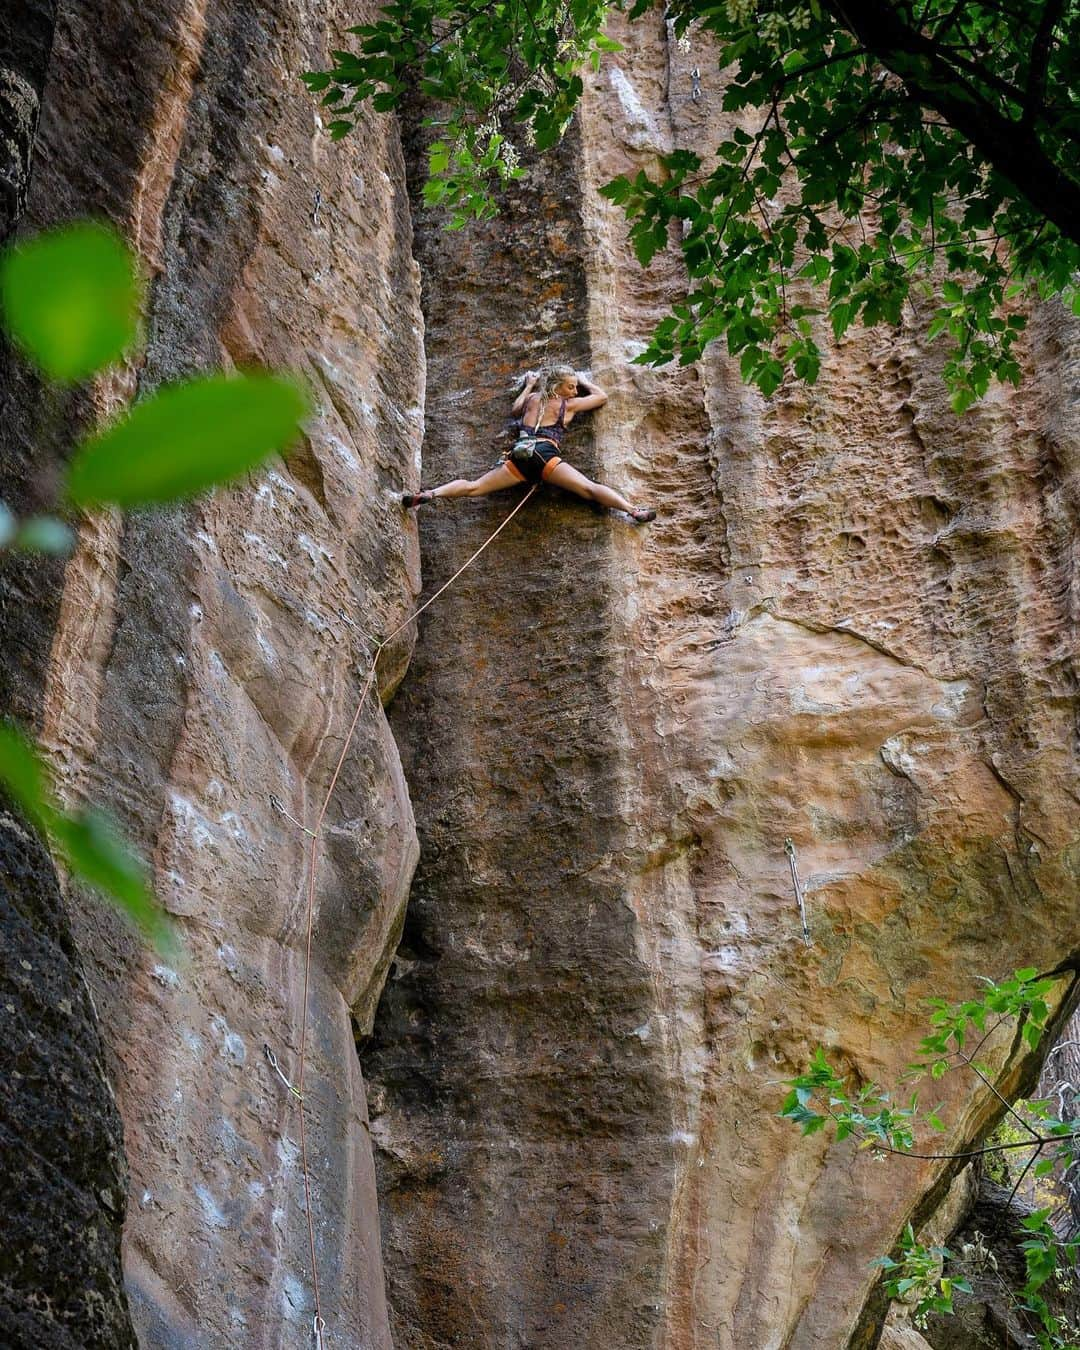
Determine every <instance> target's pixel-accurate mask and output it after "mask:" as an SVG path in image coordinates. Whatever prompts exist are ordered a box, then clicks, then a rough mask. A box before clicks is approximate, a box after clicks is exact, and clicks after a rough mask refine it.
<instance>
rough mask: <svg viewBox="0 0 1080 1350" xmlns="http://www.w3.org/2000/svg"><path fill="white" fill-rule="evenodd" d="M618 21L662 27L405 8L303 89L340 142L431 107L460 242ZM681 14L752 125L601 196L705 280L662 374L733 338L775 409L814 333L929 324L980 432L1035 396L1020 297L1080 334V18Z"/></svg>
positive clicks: (813, 360)
mask: <svg viewBox="0 0 1080 1350" xmlns="http://www.w3.org/2000/svg"><path fill="white" fill-rule="evenodd" d="M614 10H619V11H626V12H628V14H629V17H630V18H632V19H640V18H642V17H643V16H644V15H646V13H647V12H648V11H650V10H652V11H653V18H654V19H655V17H656V11H655V9H654V7H653V4H652V0H619V2H618V3H614V4H608V3H600V2H599V0H498V2H494V3H492V2H488V0H457V2H455V0H418V2H417V0H400V2H396V3H389V4H386V5H384V6H383V7H382V9H381V11H380V15H379V17H378V19H377V20H376V22H374V23H371V24H362V25H359V26H358V27H356V28H354V29H351V30H350V31H351V32H352V33H353V34H354V35H355V37H356V38H357V39H358V42H357V44H356V50H353V51H337V52H334V53H333V54H332V59H333V65H332V67H331V68H330V69H328V70H324V71H314V72H311V73H310V74H308V75H306V76H305V77H304V79H305V81H306V82H307V84H308V86H309V88H310V89H311V90H312V91H313V92H318V93H321V94H322V96H323V101H324V103H326V104H327V105H328V106H329V108H330V109H332V110H333V120H332V121H331V122H330V128H329V129H330V133H331V135H333V136H335V137H340V136H344V135H346V134H347V133H348V132H349V131H350V130H351V128H352V126H353V125H354V120H355V117H356V114H357V110H358V108H359V107H360V105H362V104H363V103H364V102H366V101H368V100H370V101H371V103H372V104H373V106H374V107H375V108H376V109H378V110H381V111H389V110H392V109H397V108H399V107H401V106H402V105H403V104H404V103H405V102H406V101H408V100H410V99H411V98H413V97H414V96H415V95H416V94H417V93H419V94H421V95H423V96H424V97H425V98H427V99H430V100H434V101H435V104H436V105H437V106H438V109H439V111H438V114H437V115H435V116H432V117H429V118H428V119H427V120H428V123H429V124H430V125H432V126H435V127H437V132H436V133H435V136H436V138H435V139H434V141H433V143H432V144H431V146H430V150H429V177H428V181H427V183H426V185H425V197H426V199H427V201H428V202H429V203H431V204H433V205H435V204H441V205H443V206H444V207H446V208H447V209H448V210H449V212H450V223H451V225H452V226H460V225H462V224H464V223H465V222H466V221H467V220H468V219H470V218H472V217H480V216H485V215H488V214H490V213H491V212H492V211H493V210H494V209H495V205H494V202H495V193H496V191H497V189H498V188H499V186H500V185H501V184H504V183H505V182H506V181H507V180H509V179H511V178H513V177H516V176H518V175H520V173H521V170H520V168H519V166H518V149H517V146H516V145H515V144H514V142H515V141H518V142H520V141H522V140H524V141H526V142H527V143H529V144H532V145H535V146H536V147H538V148H539V149H540V150H544V149H547V148H549V147H551V146H552V145H554V144H555V142H556V141H557V140H558V139H559V137H560V136H561V135H562V134H563V132H564V131H565V129H566V127H567V125H568V124H569V121H570V118H571V117H572V114H573V110H574V107H575V104H576V103H577V101H578V99H579V98H580V97H581V95H582V93H583V92H584V86H583V81H582V77H581V72H582V68H583V67H584V66H585V65H586V64H587V63H591V64H592V65H593V66H594V67H597V66H598V65H599V63H600V61H601V60H602V59H603V57H604V53H606V52H610V51H613V50H617V49H618V44H617V43H615V42H612V41H611V40H610V39H609V38H608V37H606V36H605V35H604V32H603V28H604V24H605V22H606V21H607V20H608V18H609V17H610V15H611V13H612V11H614ZM665 14H666V17H667V18H668V19H670V20H671V21H672V23H673V31H674V34H675V36H676V37H677V38H678V39H679V40H682V41H684V42H685V41H686V40H688V39H689V40H690V41H691V42H700V43H702V44H704V43H705V42H707V43H708V49H709V51H710V52H714V53H715V60H716V62H717V65H718V66H719V68H720V70H722V71H723V72H724V74H723V87H724V95H723V106H724V108H725V109H726V110H728V111H729V112H731V113H733V114H740V115H739V116H738V117H733V118H732V127H733V129H732V131H731V133H730V136H729V138H728V139H726V140H725V141H724V142H723V143H722V144H720V145H719V146H718V147H716V148H715V151H714V153H712V154H710V155H708V156H705V157H703V156H700V155H698V154H696V153H693V152H691V151H689V150H677V151H676V152H674V153H673V154H671V155H668V156H667V157H666V158H664V159H662V160H661V161H660V162H659V164H658V166H657V168H656V171H655V173H653V174H650V173H646V172H644V171H643V172H641V173H639V174H637V175H636V176H635V177H633V178H618V179H616V180H615V181H614V182H612V183H609V184H607V185H606V186H605V187H604V188H603V192H604V194H605V195H606V196H607V197H609V198H610V199H611V200H612V201H614V202H616V203H618V204H619V205H620V206H621V207H622V208H623V209H624V210H625V212H626V215H627V217H628V220H629V222H630V233H631V236H632V239H633V244H634V248H635V251H636V253H637V256H638V258H639V259H640V261H641V262H642V264H644V265H646V266H647V265H648V263H649V262H650V260H651V259H652V258H653V257H654V255H655V254H656V252H657V251H658V250H659V249H662V248H664V247H665V246H666V245H667V244H668V241H669V240H670V239H671V238H672V237H674V238H676V239H678V240H679V241H680V243H681V247H682V251H683V255H684V258H685V261H686V265H687V269H688V272H689V276H690V282H691V284H690V287H689V290H688V294H687V296H686V298H685V299H684V300H683V301H681V302H680V303H679V304H677V305H676V306H675V307H674V309H673V311H672V313H671V314H670V315H669V316H668V317H667V318H665V319H664V320H663V321H662V322H661V324H660V325H659V327H658V329H657V330H656V332H655V333H654V335H653V338H652V342H651V343H650V345H649V348H648V350H647V351H646V352H645V353H644V354H643V355H642V357H641V358H640V359H641V360H642V361H644V362H650V363H656V364H660V363H663V362H666V361H669V360H671V359H673V358H676V357H677V358H678V359H679V360H680V361H682V362H684V363H685V362H689V361H693V360H695V359H697V357H698V356H699V355H700V354H701V352H702V350H703V348H704V347H705V345H706V344H707V343H709V342H711V341H712V340H714V339H716V338H719V337H724V338H726V340H727V345H728V349H729V351H730V352H731V353H732V354H737V355H739V356H740V359H741V365H742V373H743V376H744V378H745V379H748V380H750V381H752V382H754V383H755V384H757V385H758V386H760V388H761V389H762V390H763V391H764V392H765V393H766V394H769V393H771V392H772V391H773V390H775V389H776V388H777V386H778V385H779V383H780V381H781V380H782V379H783V377H784V375H785V373H786V372H787V371H788V370H789V369H790V370H792V371H793V373H794V375H795V376H796V377H797V378H801V379H805V380H808V381H813V380H814V379H815V378H816V376H817V373H818V370H819V367H820V361H821V352H820V347H819V338H820V335H821V332H822V327H821V321H820V320H819V321H818V322H816V323H815V321H814V319H815V316H816V315H824V316H826V318H827V321H828V323H829V325H830V326H831V328H832V331H833V333H834V335H835V336H836V337H838V338H839V337H840V336H841V335H842V334H843V333H844V332H845V331H846V330H847V329H848V328H849V327H850V326H851V325H852V324H853V323H855V322H856V321H858V322H860V323H862V324H865V325H873V324H879V323H889V324H896V323H898V322H899V321H900V318H901V313H902V311H903V309H904V306H905V304H907V305H909V306H910V307H911V308H912V309H913V310H914V312H915V314H916V316H917V318H918V320H919V321H920V322H923V323H925V324H926V326H927V329H928V333H929V336H930V337H931V338H935V337H937V336H938V335H939V334H941V335H946V336H947V339H948V343H949V350H948V356H947V360H946V363H945V378H946V381H947V383H948V385H949V386H950V388H951V390H952V397H953V404H954V407H956V409H957V410H958V411H960V410H963V409H964V408H966V407H968V406H969V405H970V404H971V403H972V402H973V401H974V400H975V399H976V398H978V397H980V396H981V395H982V394H983V393H984V392H985V391H986V389H987V387H988V385H989V382H990V380H991V378H993V377H997V378H999V379H1006V380H1011V381H1013V382H1016V381H1017V380H1018V379H1019V377H1020V370H1019V366H1018V364H1017V361H1016V356H1015V352H1014V344H1015V341H1016V338H1017V336H1018V335H1019V333H1020V332H1021V331H1022V329H1023V327H1024V323H1025V319H1024V316H1023V314H1021V313H1017V312H1015V307H1014V306H1013V305H1011V304H1010V302H1011V301H1012V300H1013V299H1014V297H1016V296H1018V295H1019V294H1021V293H1022V292H1035V293H1037V294H1039V295H1040V296H1042V297H1046V296H1051V295H1059V296H1061V297H1062V298H1063V299H1065V300H1066V302H1067V303H1070V304H1072V305H1073V307H1074V309H1077V310H1078V311H1080V302H1078V300H1077V290H1076V276H1077V271H1078V269H1080V154H1078V153H1077V149H1078V147H1077V142H1078V139H1080V136H1078V132H1080V95H1078V89H1077V79H1076V75H1077V66H1078V53H1080V0H670V3H668V5H667V6H666V9H665ZM737 123H743V124H744V125H736V124H737ZM676 222H678V223H679V225H680V228H678V229H675V230H673V229H672V226H673V224H674V223H676Z"/></svg>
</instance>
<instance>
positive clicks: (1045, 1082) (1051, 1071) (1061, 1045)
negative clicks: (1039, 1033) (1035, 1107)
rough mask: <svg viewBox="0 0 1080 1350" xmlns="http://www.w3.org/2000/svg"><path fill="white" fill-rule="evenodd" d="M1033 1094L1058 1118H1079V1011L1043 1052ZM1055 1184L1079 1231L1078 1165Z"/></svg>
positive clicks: (1079, 1187) (1079, 1191)
mask: <svg viewBox="0 0 1080 1350" xmlns="http://www.w3.org/2000/svg"><path fill="white" fill-rule="evenodd" d="M1037 1095H1038V1096H1039V1097H1045V1098H1046V1099H1047V1101H1049V1102H1050V1103H1051V1107H1052V1110H1053V1111H1054V1113H1055V1114H1056V1115H1058V1116H1060V1118H1061V1119H1062V1120H1077V1119H1080V1012H1075V1013H1073V1015H1072V1017H1070V1018H1069V1020H1068V1022H1067V1023H1066V1024H1065V1028H1064V1030H1063V1031H1062V1033H1061V1038H1060V1039H1059V1040H1058V1042H1057V1044H1056V1045H1055V1046H1054V1048H1053V1049H1052V1050H1051V1051H1050V1053H1049V1055H1047V1057H1046V1067H1045V1068H1044V1069H1043V1072H1042V1077H1041V1078H1040V1079H1039V1090H1038V1093H1037ZM1059 1184H1060V1185H1061V1186H1062V1187H1063V1188H1064V1190H1065V1191H1066V1193H1067V1194H1068V1198H1069V1215H1070V1218H1071V1221H1072V1222H1071V1227H1072V1231H1073V1232H1080V1167H1073V1168H1070V1169H1068V1170H1067V1171H1065V1172H1064V1174H1063V1175H1062V1177H1061V1178H1060V1183H1059Z"/></svg>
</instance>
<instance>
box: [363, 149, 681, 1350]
mask: <svg viewBox="0 0 1080 1350" xmlns="http://www.w3.org/2000/svg"><path fill="white" fill-rule="evenodd" d="M421 158H422V149H421V147H419V146H418V145H417V146H414V153H413V163H414V164H418V163H419V162H420V161H421ZM580 169H581V147H580V145H579V143H578V142H577V140H576V138H574V137H571V138H570V139H569V140H568V141H567V142H566V144H565V145H564V146H563V147H562V149H561V150H560V151H559V153H558V154H557V155H555V156H553V157H551V158H547V159H545V160H544V161H543V162H542V163H541V164H540V165H534V166H533V167H532V168H531V169H530V171H529V174H528V177H527V179H526V180H525V181H524V183H523V184H522V185H521V186H520V187H519V188H518V189H517V190H516V191H515V192H514V193H513V195H512V196H511V197H510V199H509V200H508V201H507V203H506V206H505V211H504V214H503V215H502V216H501V217H500V218H499V219H498V220H496V221H494V222H492V223H491V224H490V225H481V226H475V227H473V228H471V229H470V230H469V231H468V232H467V233H465V234H463V235H458V236H454V235H447V234H446V233H444V232H443V230H442V228H441V226H442V221H441V220H440V219H439V218H438V217H434V216H432V215H430V214H428V213H424V212H422V211H420V212H419V213H418V216H417V220H416V247H417V256H418V258H419V261H420V264H421V271H422V275H423V277H424V300H425V320H426V334H427V337H426V349H427V389H428V405H427V435H426V440H425V457H424V481H425V483H435V482H438V481H442V480H444V479H446V478H449V477H453V476H459V475H461V474H467V475H472V474H475V473H478V472H480V471H482V470H483V469H485V468H486V467H488V466H489V465H491V464H492V463H493V462H494V461H495V460H496V458H497V453H498V445H497V437H496V433H497V432H498V431H499V430H500V429H501V427H502V425H503V422H504V419H505V418H506V415H507V411H508V405H509V403H510V401H511V400H512V398H513V394H512V393H511V392H509V391H510V388H511V377H512V375H513V374H514V373H515V372H519V371H521V370H524V369H525V368H527V367H528V366H536V365H538V364H540V363H541V362H543V361H545V360H554V359H562V360H570V361H572V362H575V363H577V364H579V365H584V364H587V362H588V360H589V337H588V330H587V318H588V315H587V296H586V292H585V277H584V274H583V270H582V257H583V251H584V248H585V244H584V240H583V236H582V225H581V221H580V218H579V215H578V209H577V202H578V197H579V193H580V177H579V174H580ZM566 453H567V455H568V457H569V459H570V462H572V463H574V464H575V465H578V466H579V467H580V468H581V469H582V470H583V471H585V472H586V473H594V474H595V473H596V472H597V470H598V467H599V466H598V459H597V451H596V446H595V443H594V440H593V438H592V435H591V430H590V424H589V419H587V418H582V419H581V421H580V422H579V423H576V424H575V426H574V427H573V429H572V434H571V436H570V439H569V443H568V449H567V452H566ZM519 497H520V493H514V492H510V493H506V494H502V495H498V496H492V497H488V498H485V499H480V500H475V501H473V500H461V501H458V502H456V503H454V504H452V505H451V504H448V503H447V504H441V505H438V506H435V507H430V508H429V507H425V508H422V511H421V514H420V518H419V530H420V537H421V543H422V549H423V557H424V568H425V576H426V578H427V579H428V584H429V585H430V586H434V585H436V584H437V583H438V582H440V581H441V580H442V579H444V578H445V577H446V576H448V575H449V574H450V573H451V572H452V571H454V570H455V568H456V567H457V566H459V565H460V563H461V562H462V561H463V560H464V559H465V558H466V557H467V556H468V555H469V554H470V553H471V552H472V551H473V549H475V548H476V547H477V546H478V545H479V544H480V542H481V541H482V540H483V539H484V538H485V537H486V536H487V535H488V534H489V533H490V532H491V530H492V529H493V528H494V527H495V525H496V524H497V523H498V521H499V520H501V519H502V518H503V517H505V515H506V513H507V512H508V511H509V510H510V509H511V507H512V505H513V502H514V501H515V500H516V499H517V498H519ZM629 528H630V527H629V526H628V525H627V523H626V522H625V521H623V520H621V519H619V518H616V517H612V516H610V515H608V514H607V513H603V512H597V511H594V510H593V509H592V508H591V507H590V506H589V505H588V504H587V503H585V502H583V501H581V500H579V499H575V498H571V497H569V496H567V495H564V494H561V493H558V492H556V491H554V490H548V489H545V490H544V491H543V492H541V493H540V494H539V495H538V496H537V497H536V498H535V499H534V500H533V501H531V502H530V503H529V504H528V506H527V507H526V508H525V510H524V511H523V512H522V513H521V514H520V516H518V517H517V518H516V519H515V520H514V522H513V524H512V526H511V527H510V528H509V529H508V530H507V531H506V532H505V533H504V534H502V535H500V536H499V539H498V540H497V542H496V544H495V545H494V546H493V547H492V548H491V549H490V550H489V551H488V552H486V553H485V554H484V556H483V558H482V559H481V560H480V561H479V562H478V563H477V565H476V566H475V567H474V568H472V569H470V571H468V572H467V573H465V575H464V576H463V577H462V578H461V579H460V580H459V581H458V582H456V583H455V585H454V587H453V589H452V590H451V591H449V592H448V593H447V594H446V595H445V596H443V597H442V598H441V599H440V600H439V602H438V605H437V606H436V607H433V608H432V609H431V610H430V611H428V613H426V614H425V615H424V616H423V617H422V619H421V620H420V631H419V637H418V642H417V650H416V653H415V655H414V659H413V663H412V665H411V667H410V670H409V675H408V678H407V680H406V681H405V683H404V685H403V687H402V690H401V692H400V694H399V696H398V698H397V700H396V701H395V704H394V706H393V709H392V714H391V716H392V722H393V726H394V730H395V734H396V736H397V739H398V743H399V745H400V746H401V748H402V757H403V762H404V764H405V768H406V774H407V777H408V779H409V784H410V791H411V793H412V796H413V800H414V802H415V803H417V810H418V819H417V823H418V830H419V834H420V838H421V842H422V852H421V863H420V866H419V869H418V873H417V877H416V881H415V883H414V887H413V893H412V898H411V901H410V907H409V915H408V919H407V922H406V929H405V934H404V937H403V941H402V945H401V947H400V948H399V952H398V957H397V960H396V963H395V970H394V972H393V973H392V975H391V979H390V982H389V984H388V986H387V990H386V992H385V993H384V996H383V1000H382V1003H381V1006H380V1010H379V1014H378V1017H377V1019H376V1025H375V1031H374V1035H373V1037H372V1040H371V1042H370V1044H369V1045H368V1046H367V1047H365V1049H364V1051H363V1063H364V1069H365V1075H366V1076H367V1078H368V1082H369V1085H370V1093H371V1101H372V1104H373V1106H372V1109H373V1113H374V1114H373V1119H372V1131H373V1134H374V1137H375V1140H376V1143H377V1160H378V1168H379V1176H380V1193H381V1207H382V1222H383V1240H384V1252H385V1259H386V1264H387V1280H388V1291H389V1297H390V1302H391V1306H392V1313H393V1326H394V1334H395V1344H396V1345H397V1346H398V1347H399V1350H404V1348H405V1347H407V1346H417V1347H419V1346H425V1347H429V1346H442V1345H469V1346H476V1347H480V1346H503V1345H509V1344H520V1345H530V1346H540V1345H550V1346H569V1345H574V1346H581V1347H586V1346H591V1347H596V1350H602V1348H608V1347H612V1346H616V1345H617V1346H620V1347H634V1346H640V1347H645V1346H649V1345H652V1344H653V1343H654V1341H655V1337H656V1334H657V1328H658V1326H659V1320H660V1317H661V1308H660V1305H661V1302H662V1287H663V1252H664V1232H663V1229H664V1223H665V1219H666V1212H667V1205H668V1201H667V1196H668V1193H669V1191H670V1187H671V1184H672V1176H673V1153H674V1150H675V1149H676V1148H677V1147H678V1144H677V1142H673V1140H672V1116H671V1102H670V1097H669V1090H668V1087H667V1085H666V1084H665V1083H664V1082H663V1081H662V1079H661V1078H660V1076H659V1075H658V1073H657V1068H658V1057H657V1048H656V1042H655V1040H654V1038H653V1037H652V1034H651V1018H652V1013H653V1010H654V999H655V992H654V987H653V977H652V975H651V973H650V971H649V970H648V969H647V967H646V966H645V964H644V963H643V961H642V959H641V954H640V952H639V950H638V943H637V939H636V937H635V931H634V930H635V926H636V919H635V915H634V913H633V910H632V908H631V906H630V904H629V903H628V900H629V897H628V894H627V887H626V878H625V874H624V867H623V863H622V861H621V860H622V856H623V852H624V849H625V845H626V821H625V819H624V816H623V811H622V801H621V789H620V784H619V774H620V742H621V741H622V740H623V739H624V735H625V733H624V731H623V729H622V728H621V727H620V726H619V723H618V713H617V698H616V693H615V684H616V682H617V678H618V677H617V673H616V659H615V654H614V653H613V650H612V630H613V604H614V600H615V596H616V586H615V583H614V581H613V577H612V568H613V566H615V565H617V563H616V552H615V548H616V545H615V538H616V535H617V533H618V532H619V531H623V532H626V531H627V530H628V529H629Z"/></svg>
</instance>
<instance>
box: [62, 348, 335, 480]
mask: <svg viewBox="0 0 1080 1350" xmlns="http://www.w3.org/2000/svg"><path fill="white" fill-rule="evenodd" d="M307 410H308V409H307V400H306V398H305V396H304V395H303V393H302V392H301V391H300V389H299V388H298V387H297V385H295V384H294V383H292V382H291V381H290V380H286V379H282V378H281V377H279V376H276V375H266V374H252V375H242V376H224V375H210V376H207V377H205V378H203V379H199V380H192V381H189V382H187V383H184V384H177V385H172V386H170V387H168V388H165V389H162V390H161V391H160V392H159V393H157V394H155V395H154V396H153V397H152V398H150V399H147V400H146V402H145V403H139V404H136V406H135V407H134V408H133V409H132V411H131V413H130V414H129V415H128V416H127V417H125V418H123V419H122V420H121V421H119V422H117V423H115V424H114V425H113V426H111V427H108V428H106V430H104V431H102V432H101V433H100V434H98V435H96V436H94V437H92V438H91V439H90V440H89V441H87V442H86V443H85V444H84V445H83V446H82V447H81V448H80V449H79V450H78V451H77V452H76V454H75V457H74V459H73V460H72V462H71V465H70V467H69V470H68V480H67V487H66V491H67V497H68V500H69V501H71V502H73V503H74V504H75V505H78V506H97V505H102V504H105V503H112V504H114V505H116V506H141V505H144V504H146V503H150V502H167V501H175V500H177V499H178V498H183V497H189V496H192V495H193V494H194V493H197V492H202V491H204V490H205V489H206V488H209V487H213V486H214V485H215V484H218V483H225V482H228V481H229V480H230V479H233V478H236V477H238V476H239V475H240V474H243V473H246V472H247V471H248V470H249V469H252V468H254V467H255V466H256V465H257V464H259V463H260V462H261V461H262V460H264V459H265V458H266V457H267V455H270V454H272V453H273V452H274V451H278V450H283V449H285V447H286V446H288V445H289V444H290V443H291V442H293V441H295V439H296V437H297V435H298V434H299V426H300V422H301V421H302V419H303V418H304V417H305V416H306V414H307Z"/></svg>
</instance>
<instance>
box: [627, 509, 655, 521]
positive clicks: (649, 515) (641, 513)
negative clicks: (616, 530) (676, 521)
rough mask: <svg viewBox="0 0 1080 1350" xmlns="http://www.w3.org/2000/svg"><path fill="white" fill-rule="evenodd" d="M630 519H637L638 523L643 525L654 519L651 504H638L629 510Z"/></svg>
mask: <svg viewBox="0 0 1080 1350" xmlns="http://www.w3.org/2000/svg"><path fill="white" fill-rule="evenodd" d="M630 519H631V520H634V521H637V523H638V524H639V525H645V524H647V523H648V522H649V521H650V520H655V519H656V512H655V511H654V510H653V509H652V507H651V506H639V507H637V508H636V510H633V511H631V512H630Z"/></svg>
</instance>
